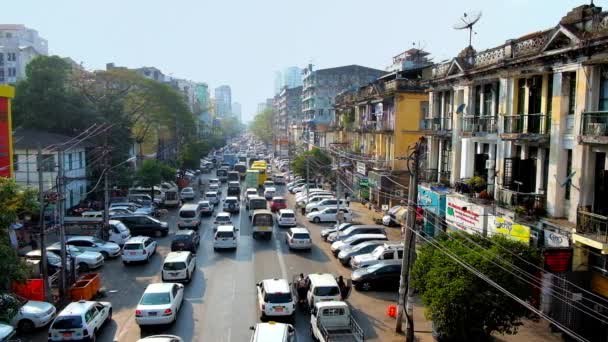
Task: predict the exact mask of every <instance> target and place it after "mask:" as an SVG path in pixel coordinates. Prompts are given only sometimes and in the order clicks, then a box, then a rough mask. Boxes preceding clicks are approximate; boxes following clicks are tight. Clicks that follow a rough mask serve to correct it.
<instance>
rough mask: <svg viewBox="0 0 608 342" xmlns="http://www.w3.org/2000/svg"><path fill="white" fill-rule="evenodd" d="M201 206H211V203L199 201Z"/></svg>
mask: <svg viewBox="0 0 608 342" xmlns="http://www.w3.org/2000/svg"><path fill="white" fill-rule="evenodd" d="M198 204H199V205H211V202H209V201H198Z"/></svg>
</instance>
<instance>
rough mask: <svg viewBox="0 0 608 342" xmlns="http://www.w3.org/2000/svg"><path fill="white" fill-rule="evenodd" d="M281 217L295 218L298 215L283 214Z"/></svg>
mask: <svg viewBox="0 0 608 342" xmlns="http://www.w3.org/2000/svg"><path fill="white" fill-rule="evenodd" d="M281 217H282V218H294V217H296V215H295V214H294V213H282V214H281Z"/></svg>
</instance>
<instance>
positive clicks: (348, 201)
mask: <svg viewBox="0 0 608 342" xmlns="http://www.w3.org/2000/svg"><path fill="white" fill-rule="evenodd" d="M344 198H346V206H347V207H350V194H349V193H348V191H347V192H346V193H344Z"/></svg>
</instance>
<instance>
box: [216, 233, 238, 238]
mask: <svg viewBox="0 0 608 342" xmlns="http://www.w3.org/2000/svg"><path fill="white" fill-rule="evenodd" d="M216 237H218V238H231V237H234V234H233V233H232V232H217V235H216Z"/></svg>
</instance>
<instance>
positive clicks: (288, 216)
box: [277, 209, 297, 228]
mask: <svg viewBox="0 0 608 342" xmlns="http://www.w3.org/2000/svg"><path fill="white" fill-rule="evenodd" d="M296 224H297V222H296V213H295V212H294V211H293V210H291V209H281V210H279V214H278V215H277V225H278V226H279V228H280V227H295V226H296Z"/></svg>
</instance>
